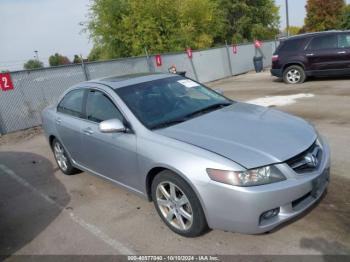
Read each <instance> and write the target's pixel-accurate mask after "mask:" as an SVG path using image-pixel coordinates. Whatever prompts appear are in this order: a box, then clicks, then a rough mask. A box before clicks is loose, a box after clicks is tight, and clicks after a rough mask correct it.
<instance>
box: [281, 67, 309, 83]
mask: <svg viewBox="0 0 350 262" xmlns="http://www.w3.org/2000/svg"><path fill="white" fill-rule="evenodd" d="M305 79H306V75H305V71H304V69H303V68H302V67H301V66H298V65H292V66H289V67H287V68H286V69H285V70H284V72H283V81H284V82H285V83H286V84H301V83H304V81H305Z"/></svg>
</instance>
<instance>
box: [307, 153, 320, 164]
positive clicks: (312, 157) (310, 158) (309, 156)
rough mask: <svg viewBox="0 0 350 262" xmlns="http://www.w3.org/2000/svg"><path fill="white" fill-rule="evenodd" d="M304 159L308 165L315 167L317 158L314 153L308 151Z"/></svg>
mask: <svg viewBox="0 0 350 262" xmlns="http://www.w3.org/2000/svg"><path fill="white" fill-rule="evenodd" d="M304 160H305V162H306V164H307V165H308V166H309V167H317V165H318V159H317V157H316V156H315V155H314V154H311V153H308V154H307V155H306V156H305V157H304Z"/></svg>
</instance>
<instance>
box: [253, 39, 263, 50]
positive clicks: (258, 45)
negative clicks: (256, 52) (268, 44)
mask: <svg viewBox="0 0 350 262" xmlns="http://www.w3.org/2000/svg"><path fill="white" fill-rule="evenodd" d="M254 46H255V48H261V47H262V42H261V41H260V40H255V41H254Z"/></svg>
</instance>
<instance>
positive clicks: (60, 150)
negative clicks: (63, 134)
mask: <svg viewBox="0 0 350 262" xmlns="http://www.w3.org/2000/svg"><path fill="white" fill-rule="evenodd" d="M52 150H53V154H54V156H55V159H56V162H57V165H58V167H59V168H60V169H61V171H62V172H63V173H64V174H66V175H73V174H76V173H77V172H78V171H79V170H78V169H76V168H75V167H73V165H72V162H71V159H70V158H69V156H68V154H67V152H66V150H65V149H64V147H63V146H62V144H61V143H60V141H58V140H57V139H56V138H55V139H54V140H53V141H52Z"/></svg>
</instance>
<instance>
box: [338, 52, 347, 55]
mask: <svg viewBox="0 0 350 262" xmlns="http://www.w3.org/2000/svg"><path fill="white" fill-rule="evenodd" d="M338 54H340V55H341V54H346V51H339V52H338Z"/></svg>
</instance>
